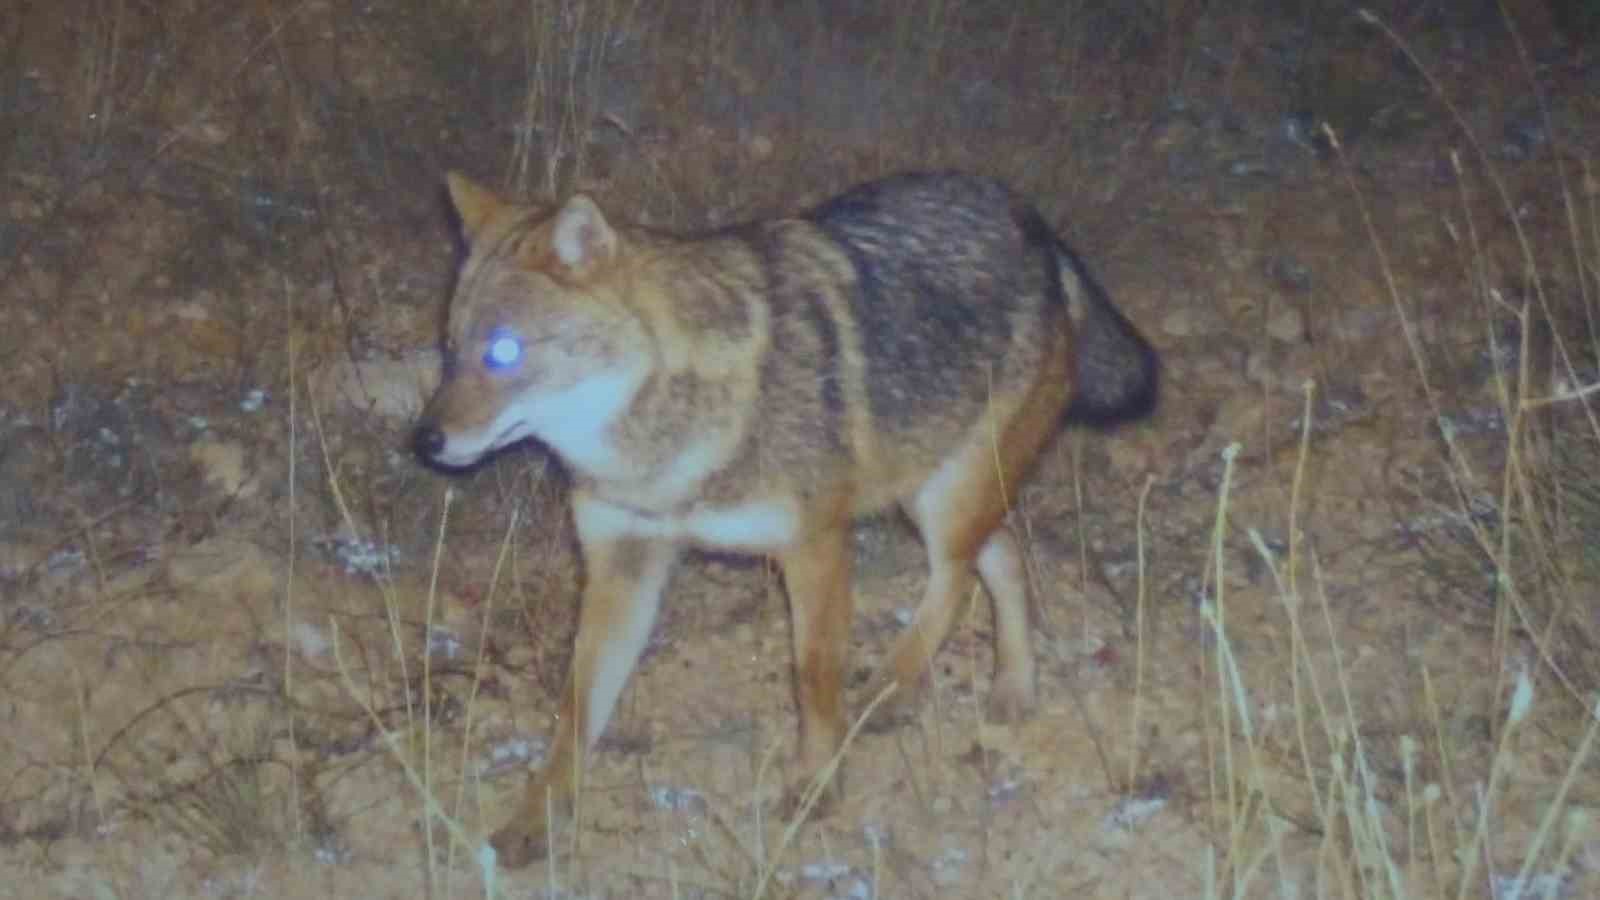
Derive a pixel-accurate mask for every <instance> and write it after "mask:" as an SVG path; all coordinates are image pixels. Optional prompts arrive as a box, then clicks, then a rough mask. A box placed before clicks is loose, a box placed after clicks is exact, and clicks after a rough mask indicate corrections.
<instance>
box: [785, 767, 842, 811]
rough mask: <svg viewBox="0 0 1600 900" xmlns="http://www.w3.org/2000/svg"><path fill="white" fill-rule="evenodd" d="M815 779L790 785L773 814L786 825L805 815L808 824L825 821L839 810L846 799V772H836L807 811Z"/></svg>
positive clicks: (807, 779)
mask: <svg viewBox="0 0 1600 900" xmlns="http://www.w3.org/2000/svg"><path fill="white" fill-rule="evenodd" d="M815 780H816V779H815V778H805V779H803V780H801V781H798V782H795V783H794V784H791V785H789V787H788V789H787V790H785V791H784V792H783V797H782V798H781V799H779V800H778V806H777V808H776V809H774V810H773V814H774V815H775V816H776V817H777V818H778V820H779V821H782V822H784V823H785V824H787V823H789V822H793V821H794V820H796V819H798V818H800V815H801V813H805V820H806V821H807V822H810V821H813V820H816V819H825V818H827V817H828V816H831V815H833V814H834V813H835V812H837V811H838V809H839V803H840V802H841V801H842V800H843V799H844V772H843V771H842V770H838V769H836V770H834V773H833V777H832V778H831V779H829V780H828V783H827V784H825V785H823V786H822V790H821V791H820V792H819V793H818V794H817V797H816V799H815V800H814V801H812V803H811V808H810V809H809V810H808V809H806V806H805V803H806V797H807V795H808V793H809V792H810V791H811V789H812V784H813V783H814V782H815Z"/></svg>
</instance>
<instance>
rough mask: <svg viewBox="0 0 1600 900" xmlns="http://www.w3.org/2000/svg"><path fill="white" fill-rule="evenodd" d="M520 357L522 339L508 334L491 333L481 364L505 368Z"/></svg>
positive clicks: (514, 363)
mask: <svg viewBox="0 0 1600 900" xmlns="http://www.w3.org/2000/svg"><path fill="white" fill-rule="evenodd" d="M521 359H522V341H520V340H518V339H517V338H516V337H515V336H513V335H509V334H496V335H491V336H490V338H489V350H488V352H487V353H485V354H484V355H483V364H484V365H486V366H488V367H489V368H491V369H505V368H509V367H511V366H514V365H516V364H517V363H518V362H519V361H520V360H521Z"/></svg>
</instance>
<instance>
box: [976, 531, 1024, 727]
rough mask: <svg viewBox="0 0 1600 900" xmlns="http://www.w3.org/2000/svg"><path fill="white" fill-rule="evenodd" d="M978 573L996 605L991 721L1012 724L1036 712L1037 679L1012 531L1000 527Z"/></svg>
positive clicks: (1018, 555) (983, 552)
mask: <svg viewBox="0 0 1600 900" xmlns="http://www.w3.org/2000/svg"><path fill="white" fill-rule="evenodd" d="M978 574H979V575H981V576H983V586H984V587H986V588H988V589H989V597H990V599H992V600H993V601H994V686H993V687H992V688H991V689H990V693H989V717H990V718H991V719H993V720H995V721H997V722H1013V721H1016V720H1018V719H1021V718H1023V717H1024V716H1026V715H1028V713H1030V712H1032V711H1033V707H1034V703H1035V701H1036V698H1037V696H1038V690H1037V683H1038V676H1037V673H1036V672H1035V669H1034V664H1033V644H1032V640H1031V636H1030V634H1029V632H1028V629H1029V625H1030V624H1031V623H1030V621H1029V615H1030V613H1031V611H1032V609H1033V604H1032V603H1031V602H1030V598H1029V592H1028V572H1027V569H1025V568H1024V567H1023V561H1022V548H1021V546H1020V545H1019V544H1018V543H1017V536H1016V535H1015V534H1013V533H1012V531H1011V529H1010V528H1009V527H1007V526H1005V525H1001V526H1000V527H999V528H996V529H995V531H994V534H992V535H990V536H989V540H988V542H987V543H985V544H984V545H983V549H982V550H979V551H978Z"/></svg>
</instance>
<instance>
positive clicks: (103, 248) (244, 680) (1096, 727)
mask: <svg viewBox="0 0 1600 900" xmlns="http://www.w3.org/2000/svg"><path fill="white" fill-rule="evenodd" d="M1373 10H1374V13H1375V16H1374V17H1365V16H1362V15H1360V14H1358V13H1356V11H1355V10H1354V9H1353V8H1350V7H1346V6H1345V5H1343V4H1340V3H1307V4H1300V5H1297V6H1296V7H1295V8H1294V9H1293V11H1292V12H1291V11H1286V7H1285V5H1281V4H1269V3H1245V4H1236V5H1234V4H1215V5H1212V4H1206V3H1200V2H1183V0H1173V2H1166V3H1146V4H1135V5H1128V6H1127V7H1126V8H1124V7H1122V6H1119V5H1114V4H1104V5H1103V8H1101V7H1096V6H1094V5H1089V4H1082V5H1080V4H1073V3H1066V4H1062V3H1054V2H1048V3H1047V2H1043V0H1022V2H1018V3H1011V4H1001V3H991V2H982V0H978V2H969V3H946V2H937V0H933V2H930V0H918V2H913V3H907V4H900V5H891V4H873V3H868V2H859V0H817V2H810V3H777V2H770V0H726V2H719V3H709V2H708V3H703V4H659V5H658V4H650V3H643V2H633V3H630V2H628V0H528V2H523V3H513V2H510V0H489V2H484V3H477V4H468V3H452V2H446V0H434V2H432V3H421V4H381V3H365V4H354V3H351V4H346V3H333V2H326V0H300V2H273V0H259V2H255V3H243V4H223V3H202V2H195V0H174V2H148V3H133V4H130V3H126V2H124V0H73V2H67V3H61V4H29V3H23V4H21V5H20V8H18V9H14V10H13V11H12V12H11V13H8V14H5V15H0V160H3V167H0V200H3V204H0V366H3V371H4V373H5V381H4V385H3V387H0V896H16V897H44V896H51V897H56V896H59V897H85V898H88V897H93V898H124V897H128V898H132V897H217V898H232V897H257V896H267V897H424V896H427V897H472V896H484V895H487V894H493V895H495V896H506V897H531V896H539V897H552V898H553V897H563V898H567V897H570V898H610V897H663V898H667V897H738V898H746V897H757V896H764V897H796V898H825V897H826V898H875V897H884V898H889V897H894V898H933V897H950V898H955V897H961V898H966V897H1007V898H1019V897H1065V896H1073V897H1079V896H1083V897H1140V898H1145V897H1149V898H1171V897H1187V896H1196V897H1199V896H1224V895H1232V896H1251V897H1269V896H1270V897H1291V896H1295V897H1300V896H1331V897H1444V896H1450V897H1458V896H1472V897H1489V896H1493V897H1512V896H1518V895H1519V892H1520V893H1521V895H1527V896H1540V897H1563V898H1576V897H1595V896H1600V823H1596V822H1594V821H1593V818H1594V816H1595V814H1596V813H1597V812H1600V769H1597V762H1596V758H1595V754H1594V753H1593V752H1591V747H1590V744H1591V742H1592V741H1593V740H1594V737H1595V728H1596V718H1595V715H1594V710H1595V704H1596V696H1597V695H1596V689H1597V688H1600V647H1597V638H1600V599H1597V596H1600V595H1597V593H1596V588H1597V586H1600V578H1597V577H1596V576H1597V574H1600V557H1597V555H1596V550H1595V548H1596V547H1597V546H1600V540H1597V535H1600V478H1597V476H1596V474H1595V473H1596V472H1600V417H1597V416H1596V414H1595V410H1594V409H1593V406H1592V404H1593V398H1591V397H1590V396H1589V395H1588V394H1587V393H1585V391H1584V387H1585V386H1586V385H1592V384H1594V383H1596V380H1597V375H1596V373H1597V368H1596V365H1595V361H1596V358H1597V356H1600V354H1597V352H1596V347H1597V345H1600V343H1597V335H1600V330H1597V327H1596V325H1595V323H1596V321H1597V320H1600V317H1597V315H1596V313H1597V310H1600V274H1597V272H1600V181H1597V178H1600V173H1596V172H1595V171H1594V163H1595V159H1594V148H1595V147H1600V56H1597V54H1596V52H1595V47H1596V46H1597V43H1596V37H1597V35H1600V31H1597V25H1600V12H1597V9H1596V6H1595V4H1594V3H1592V2H1591V3H1585V2H1582V0H1552V2H1548V3H1537V2H1524V3H1508V4H1506V6H1505V8H1504V9H1501V8H1500V7H1497V6H1496V5H1495V4H1492V3H1488V4H1485V3H1463V4H1450V3H1443V4H1414V3H1394V4H1388V5H1385V4H1379V5H1377V6H1375V7H1373ZM13 13H14V14H13ZM1325 126H1326V127H1325ZM936 167H954V168H962V169H971V170H975V171H981V172H985V173H988V174H993V175H996V176H1000V177H1002V178H1005V179H1006V180H1008V181H1010V182H1011V183H1013V184H1015V185H1017V186H1018V187H1019V188H1020V189H1021V190H1022V191H1023V192H1024V193H1026V194H1027V195H1028V196H1030V197H1032V198H1034V200H1035V202H1036V203H1037V204H1038V205H1039V207H1040V208H1041V210H1043V211H1044V213H1045V215H1046V218H1047V219H1049V220H1050V221H1051V222H1052V223H1053V224H1055V225H1056V226H1057V228H1058V229H1059V230H1060V231H1061V233H1062V234H1063V235H1064V236H1065V237H1066V238H1067V239H1068V240H1069V241H1070V242H1071V243H1072V244H1073V246H1074V247H1075V248H1076V249H1077V250H1078V251H1079V252H1080V253H1081V255H1082V256H1083V257H1084V258H1085V259H1086V260H1087V261H1088V262H1089V265H1090V266H1091V268H1092V269H1093V270H1094V271H1095V272H1096V274H1097V275H1098V277H1099V279H1100V280H1101V281H1102V282H1104V283H1105V285H1106V286H1107V287H1108V289H1109V290H1110V292H1111V293H1112V295H1113V296H1114V298H1115V299H1116V301H1117V303H1118V304H1119V305H1120V306H1121V308H1122V309H1123V310H1125V311H1126V312H1127V314H1128V315H1129V317H1130V318H1131V319H1133V320H1134V321H1135V322H1136V323H1137V324H1138V325H1139V327H1140V328H1141V329H1142V330H1143V331H1144V332H1145V333H1146V334H1147V335H1148V336H1149V337H1150V339H1151V341H1152V342H1153V343H1154V344H1155V345H1156V346H1157V347H1158V349H1159V351H1160V353H1161V355H1162V361H1163V372H1162V376H1163V394H1162V398H1161V403H1160V406H1159V408H1158V410H1157V412H1156V413H1155V415H1153V416H1152V417H1150V418H1149V419H1147V420H1145V421H1142V422H1139V423H1137V424H1133V425H1129V426H1124V427H1120V428H1117V429H1115V430H1113V431H1110V432H1107V433H1101V432H1094V431H1083V430H1070V431H1067V432H1064V433H1063V435H1062V436H1061V438H1060V439H1059V440H1057V441H1056V442H1055V444H1054V445H1053V446H1052V448H1051V449H1050V450H1049V451H1048V452H1047V455H1046V458H1045V459H1044V460H1043V462H1042V463H1041V465H1040V467H1039V469H1038V471H1037V472H1036V473H1035V474H1034V476H1033V477H1032V478H1031V479H1030V480H1029V481H1028V482H1027V483H1026V484H1025V485H1022V486H1020V487H1019V488H1018V490H1017V492H1016V497H1015V513H1014V523H1015V524H1016V526H1017V527H1018V529H1019V530H1020V532H1021V533H1022V534H1024V535H1025V537H1026V544H1027V547H1028V549H1029V555H1030V564H1031V566H1032V567H1033V571H1032V575H1033V577H1034V578H1035V580H1036V584H1037V586H1038V588H1039V593H1040V597H1041V600H1042V603H1041V607H1042V609H1041V610H1040V618H1041V622H1040V631H1039V634H1038V638H1037V652H1038V655H1039V659H1040V663H1041V677H1040V696H1041V704H1040V709H1039V710H1038V713H1037V715H1036V716H1034V717H1033V718H1032V719H1030V720H1028V721H1025V722H1023V723H1020V724H1017V725H1014V726H1008V727H1002V726H997V725H992V724H988V723H985V722H984V719H983V715H982V701H983V699H984V697H985V696H986V695H987V690H988V680H989V676H990V666H991V630H990V627H991V626H990V621H989V615H988V606H987V603H986V602H975V603H973V604H971V612H970V614H969V615H968V616H967V617H966V618H965V619H964V620H963V622H962V624H961V625H960V626H959V627H958V628H957V631H956V633H955V635H954V636H953V638H952V639H951V641H950V642H949V643H948V644H947V645H946V646H945V647H944V648H943V650H942V651H941V652H940V654H939V655H938V657H937V659H936V665H935V668H934V671H933V672H932V679H933V685H934V689H933V691H932V692H931V698H930V702H929V703H928V705H927V706H926V707H925V708H924V709H923V711H922V712H921V714H920V716H919V717H918V719H917V720H916V721H915V722H913V723H911V724H909V725H906V726H904V727H901V728H899V729H896V730H892V731H889V732H887V733H883V734H863V735H861V736H860V737H859V738H857V739H856V740H854V741H853V743H852V744H851V746H850V748H849V751H848V755H847V758H846V763H845V764H846V768H847V772H848V775H847V776H846V778H847V780H846V784H845V787H846V796H845V800H844V802H843V804H842V805H841V807H840V808H839V809H838V810H837V811H836V812H834V813H833V814H832V815H830V816H828V817H827V818H824V819H821V820H819V821H814V822H806V823H804V824H801V825H800V826H799V827H797V828H794V829H789V828H788V827H787V826H788V823H786V822H783V821H775V820H774V815H773V811H774V806H775V804H774V802H773V801H774V800H775V799H776V796H777V793H778V791H779V788H780V786H781V785H782V784H783V782H784V781H785V778H786V773H787V771H788V767H789V765H790V764H791V761H792V754H791V749H792V747H793V745H794V735H795V728H796V716H795V712H794V704H793V698H792V688H791V679H790V669H791V663H790V655H789V646H790V631H789V622H788V614H787V607H786V602H785V600H784V595H783V589H782V584H781V582H780V579H779V578H778V577H777V575H776V572H775V570H773V569H772V568H770V567H769V566H768V565H767V564H765V563H763V562H761V561H759V560H747V559H741V558H735V557H723V556H711V555H703V556H697V557H693V558H692V559H691V561H690V562H689V564H688V565H686V566H685V567H684V568H683V569H682V570H681V571H680V573H679V574H678V576H677V577H676V579H675V581H674V582H673V584H672V586H671V588H670V598H669V600H668V603H667V605H666V609H665V612H664V613H663V617H662V621H661V622H660V623H659V624H658V626H657V629H656V632H655V634H654V636H653V638H652V640H651V643H650V646H649V649H648V650H647V651H646V656H645V659H644V661H643V663H642V664H641V666H640V667H639V669H638V671H637V672H636V673H635V675H634V677H633V679H632V681H631V682H630V684H629V686H628V688H627V689H626V690H625V692H624V694H623V698H622V701H621V704H620V706H619V709H618V712H617V715H616V717H615V718H614V719H613V721H612V723H611V725H610V728H609V729H608V731H607V733H606V735H605V737H604V738H603V739H602V741H601V744H600V747H599V750H598V752H597V753H596V754H595V755H594V757H593V758H592V760H591V765H590V769H589V771H588V772H586V774H585V791H584V794H583V796H582V801H581V809H580V821H579V824H578V827H577V828H575V829H573V830H571V831H570V832H568V833H567V834H565V835H564V837H563V839H562V841H561V843H560V844H559V845H558V847H557V853H556V854H555V857H554V859H553V860H552V861H550V862H548V863H539V864H535V865H534V866H532V867H530V868H527V869H524V870H518V871H501V872H499V873H498V874H497V875H496V876H495V880H494V881H493V882H489V881H486V880H485V877H484V874H483V872H481V871H480V869H479V868H478V866H477V863H476V862H475V854H476V853H477V852H478V848H479V847H480V846H481V844H482V840H483V836H484V835H485V834H487V833H488V831H489V830H490V829H492V828H493V827H494V826H495V825H497V824H498V823H499V821H500V820H501V818H502V817H503V816H505V815H506V814H507V813H508V811H509V810H510V808H511V807H512V805H513V803H514V802H515V799H516V797H517V795H518V792H520V790H521V789H522V785H523V784H524V780H525V773H526V771H527V767H528V765H529V764H530V763H536V762H537V761H538V760H539V759H541V758H542V756H543V755H544V753H545V751H546V749H547V745H546V741H547V740H548V738H549V736H550V735H551V733H552V731H553V723H552V720H551V716H552V713H553V712H554V709H555V706H556V701H555V698H556V696H557V693H558V691H559V690H560V689H561V686H562V679H563V675H564V672H565V666H566V662H567V658H568V656H569V653H570V646H571V639H572V633H573V629H574V625H575V614H576V600H577V588H578V578H579V568H578V564H577V561H576V559H575V556H574V547H573V541H572V534H571V526H570V524H569V522H568V514H567V509H566V505H565V489H566V486H565V483H564V480H563V478H564V476H563V475H562V473H561V471H560V469H559V467H558V466H557V465H556V464H555V462H554V461H553V460H552V459H550V458H549V457H548V456H547V455H546V454H545V453H544V452H543V451H542V450H541V449H539V448H537V447H526V448H517V449H515V450H513V451H511V452H508V453H504V454H502V455H501V456H500V457H498V458H497V459H495V460H494V461H493V462H491V463H490V464H488V465H485V466H483V467H482V468H480V469H479V470H477V471H475V472H473V473H471V474H468V475H465V476H459V477H451V476H447V475H445V474H441V473H438V472H434V471H430V470H428V469H427V468H425V467H423V466H422V465H420V464H419V462H418V461H417V459H416V458H415V457H414V456H413V455H412V454H411V452H410V449H409V447H410V445H409V432H408V428H409V423H410V422H411V420H412V419H413V417H414V416H415V415H416V412H417V410H418V404H419V403H420V401H421V399H422V398H423V397H425V396H426V394H427V391H428V390H429V388H430V386H431V384H432V383H433V382H434V381H436V379H437V371H438V353H437V348H438V341H439V336H440V335H439V329H440V325H441V322H442V316H443V310H444V305H445V302H446V299H447V297H448V295H449V290H450V285H451V280H452V274H453V269H454V266H455V264H456V262H458V260H459V253H460V246H459V242H458V240H457V238H456V236H455V234H454V233H453V229H452V223H451V220H450V217H449V214H448V211H447V209H446V206H445V203H444V196H443V174H444V173H445V172H446V171H448V170H451V169H459V170H462V171H465V172H469V173H471V174H473V175H474V176H475V177H478V178H480V179H481V180H483V181H485V182H488V183H492V184H495V185H497V186H499V187H502V188H504V189H505V190H507V191H508V192H510V193H513V194H516V195H519V196H522V197H526V198H529V199H530V200H534V201H539V202H549V201H553V200H555V199H557V198H561V197H564V196H566V195H568V194H569V193H571V192H573V191H576V190H583V191H586V192H589V193H590V194H592V195H593V196H594V197H596V198H597V200H598V201H599V202H600V203H601V204H602V205H603V206H604V207H605V208H606V209H607V210H608V211H611V212H612V214H613V215H616V216H618V217H621V218H624V219H629V220H632V221H636V222H640V223H643V224H650V225H655V226H660V227H665V228H674V229H685V230H688V229H701V228H706V227H714V226H718V225H723V224H727V223H732V222H737V221H741V220H746V219H750V218H757V217H765V216H773V215H779V214H782V213H784V212H788V211H793V210H797V209H800V208H803V207H804V206H805V205H807V204H809V203H813V202H816V201H818V200H820V199H822V198H825V197H827V196H829V195H830V194H832V193H834V192H836V191H838V190H840V189H842V188H844V187H847V186H848V185H850V184H853V183H856V182H859V181H862V180H866V179H868V178H871V177H873V176H876V175H880V174H884V173H887V172H892V171H899V170H905V169H926V168H936ZM857 537H858V544H857V567H856V576H855V577H856V585H857V590H858V602H857V608H858V615H857V620H856V623H855V628H854V637H855V642H854V644H853V653H854V656H853V658H852V666H853V669H854V670H856V671H857V672H858V673H859V676H860V677H858V678H857V679H855V682H856V684H854V685H853V686H855V687H857V688H858V689H859V688H860V687H861V686H862V685H861V684H860V682H862V681H864V680H865V677H866V675H867V674H868V673H870V672H871V671H872V668H873V666H874V664H875V663H876V662H877V661H878V660H879V659H880V658H881V656H882V655H883V653H884V652H885V650H886V648H887V646H888V643H889V641H890V640H891V639H892V636H893V635H894V634H895V633H896V632H897V631H898V630H899V629H900V628H902V627H903V626H904V624H905V622H906V621H907V619H908V616H909V614H910V611H911V610H912V609H913V608H914V606H915V604H916V602H917V600H918V599H919V597H920V591H921V588H922V586H923V584H924V583H925V579H926V566H925V562H924V559H923V556H922V551H921V548H920V546H919V545H918V543H917V541H916V539H915V537H914V536H913V535H912V533H911V532H910V530H909V528H908V527H906V525H905V523H903V522H901V521H899V520H897V519H895V518H893V517H885V518H883V519H880V520H874V521H869V522H864V523H862V525H861V527H860V529H859V530H858V533H857ZM980 599H981V598H980ZM1530 692H1531V693H1530ZM857 693H859V690H858V692H857ZM852 699H853V702H855V704H856V708H857V709H858V710H859V709H860V708H861V707H862V706H863V705H864V699H865V698H862V697H860V696H853V698H852ZM1530 699H1531V702H1529V701H1530Z"/></svg>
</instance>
